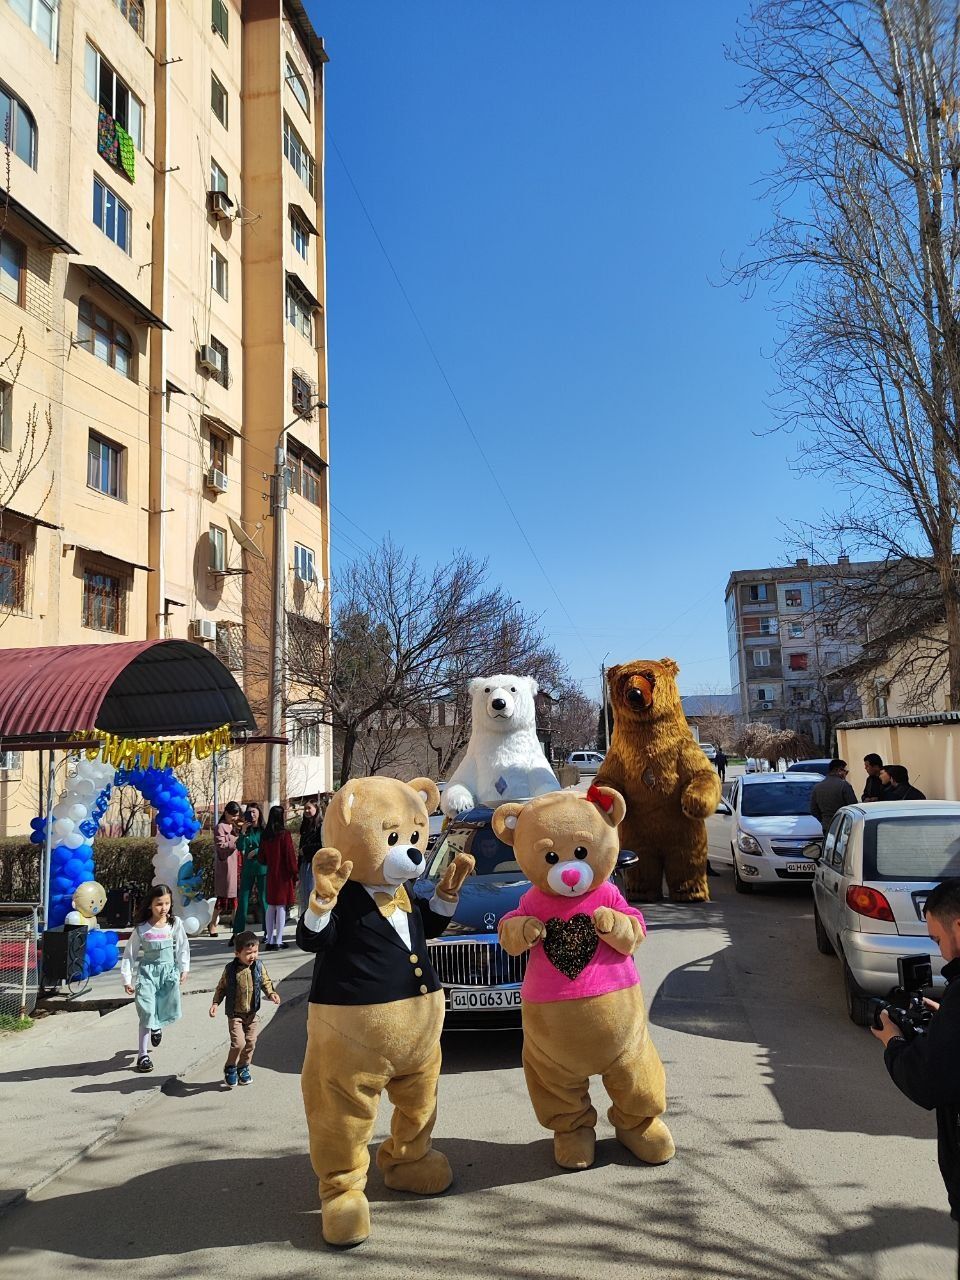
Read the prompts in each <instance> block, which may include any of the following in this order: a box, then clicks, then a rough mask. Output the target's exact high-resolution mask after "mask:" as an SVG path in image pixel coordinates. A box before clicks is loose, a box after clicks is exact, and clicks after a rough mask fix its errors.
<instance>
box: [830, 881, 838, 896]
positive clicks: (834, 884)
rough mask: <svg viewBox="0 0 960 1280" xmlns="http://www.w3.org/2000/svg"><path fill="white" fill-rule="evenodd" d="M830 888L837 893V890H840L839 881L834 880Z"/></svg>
mask: <svg viewBox="0 0 960 1280" xmlns="http://www.w3.org/2000/svg"><path fill="white" fill-rule="evenodd" d="M830 888H831V889H832V890H833V892H834V893H839V892H840V881H839V880H835V881H834V882H833V884H832V885H831V886H830Z"/></svg>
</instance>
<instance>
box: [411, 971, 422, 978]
mask: <svg viewBox="0 0 960 1280" xmlns="http://www.w3.org/2000/svg"><path fill="white" fill-rule="evenodd" d="M413 972H414V973H415V974H416V976H417V977H418V978H422V977H423V970H422V969H414V971H413Z"/></svg>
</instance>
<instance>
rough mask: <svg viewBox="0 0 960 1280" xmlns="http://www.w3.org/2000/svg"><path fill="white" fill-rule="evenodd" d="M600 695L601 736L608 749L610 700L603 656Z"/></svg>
mask: <svg viewBox="0 0 960 1280" xmlns="http://www.w3.org/2000/svg"><path fill="white" fill-rule="evenodd" d="M600 697H601V699H602V700H603V737H604V741H605V742H606V744H607V750H608V751H609V750H610V711H609V707H610V702H609V692H608V690H607V660H606V658H604V660H603V662H601V663H600Z"/></svg>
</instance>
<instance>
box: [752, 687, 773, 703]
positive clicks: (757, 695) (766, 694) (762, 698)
mask: <svg viewBox="0 0 960 1280" xmlns="http://www.w3.org/2000/svg"><path fill="white" fill-rule="evenodd" d="M753 698H754V701H755V702H772V701H773V691H772V690H770V689H762V688H761V689H754V691H753Z"/></svg>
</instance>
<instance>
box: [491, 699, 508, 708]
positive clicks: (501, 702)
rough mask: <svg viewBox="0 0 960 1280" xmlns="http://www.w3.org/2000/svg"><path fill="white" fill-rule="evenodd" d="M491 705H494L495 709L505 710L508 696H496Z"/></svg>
mask: <svg viewBox="0 0 960 1280" xmlns="http://www.w3.org/2000/svg"><path fill="white" fill-rule="evenodd" d="M490 705H491V707H493V709H494V711H503V709H504V708H505V707H506V705H507V700H506V698H494V700H493V701H492V702H491V703H490Z"/></svg>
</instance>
